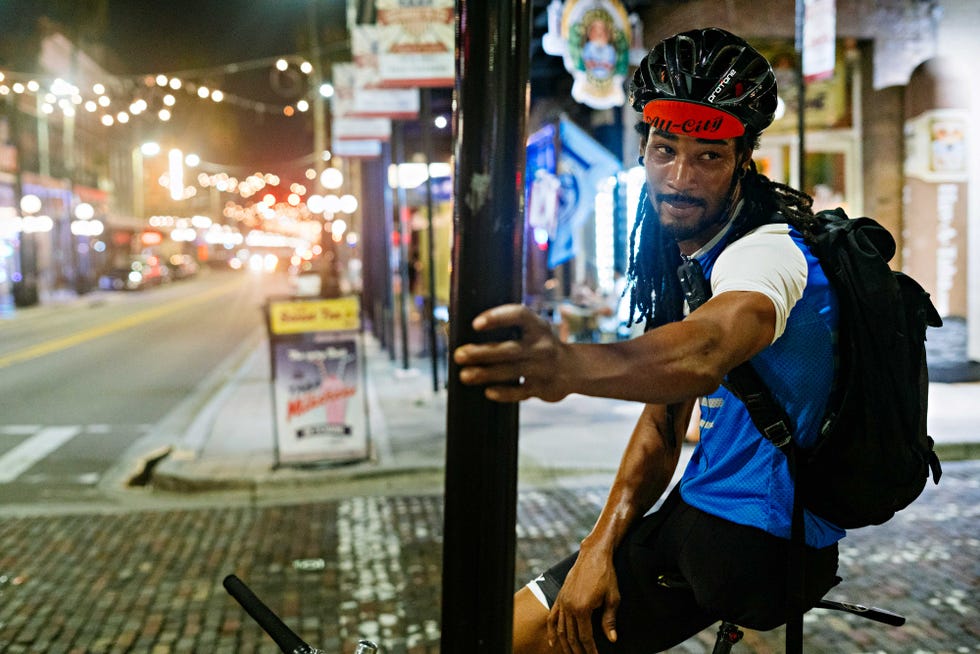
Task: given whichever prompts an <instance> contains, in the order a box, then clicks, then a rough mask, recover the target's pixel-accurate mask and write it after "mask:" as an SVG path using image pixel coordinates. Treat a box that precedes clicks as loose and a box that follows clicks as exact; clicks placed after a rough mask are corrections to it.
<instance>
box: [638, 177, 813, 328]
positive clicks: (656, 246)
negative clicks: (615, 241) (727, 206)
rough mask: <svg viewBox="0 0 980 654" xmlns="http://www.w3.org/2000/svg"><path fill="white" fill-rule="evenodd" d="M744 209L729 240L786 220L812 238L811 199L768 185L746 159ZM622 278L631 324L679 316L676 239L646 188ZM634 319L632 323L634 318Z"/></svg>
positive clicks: (657, 323)
mask: <svg viewBox="0 0 980 654" xmlns="http://www.w3.org/2000/svg"><path fill="white" fill-rule="evenodd" d="M741 185H742V196H741V197H742V200H743V205H742V209H741V211H739V213H738V216H737V217H736V218H735V221H734V222H733V223H732V232H731V236H730V237H729V238H730V240H735V239H738V238H741V237H742V236H744V235H745V234H746V233H748V232H750V231H752V230H753V229H755V228H756V227H759V226H760V225H763V224H766V223H772V222H786V223H788V224H789V225H790V226H792V227H794V228H795V229H797V230H798V231H799V232H800V233H801V234H803V237H804V238H805V239H807V240H809V239H810V238H811V236H812V226H813V224H814V218H813V209H812V205H813V198H811V197H810V196H809V195H807V194H805V193H803V192H801V191H797V190H796V189H794V188H792V187H789V186H786V185H785V184H779V183H777V182H773V181H772V180H770V179H769V178H767V177H766V176H765V175H763V174H761V173H759V171H758V170H757V169H756V167H755V163H754V162H752V161H751V160H750V162H749V168H748V170H746V172H745V174H744V176H743V177H742V179H741ZM629 250H630V255H629V267H628V270H627V279H628V281H629V283H630V286H631V292H630V323H629V324H631V325H632V324H633V323H634V322H639V321H640V320H644V321H645V322H646V327H647V329H652V328H654V327H659V326H661V325H665V324H667V323H669V322H675V321H677V320H680V319H681V318H682V317H683V308H684V294H683V292H682V291H681V286H680V282H679V280H678V279H677V267H678V266H679V265H680V264H681V254H680V250H679V249H678V247H677V243H676V241H675V240H674V239H673V238H672V237H671V236H670V235H668V234H665V233H664V231H663V230H662V229H661V226H660V217H659V216H658V215H657V212H656V210H655V209H654V208H653V204H652V203H651V202H650V197H649V194H648V192H647V189H646V185H644V188H643V190H642V192H641V194H640V202H639V209H638V210H637V216H636V223H635V224H634V225H633V230H632V232H631V233H630V239H629ZM634 316H637V319H636V320H634Z"/></svg>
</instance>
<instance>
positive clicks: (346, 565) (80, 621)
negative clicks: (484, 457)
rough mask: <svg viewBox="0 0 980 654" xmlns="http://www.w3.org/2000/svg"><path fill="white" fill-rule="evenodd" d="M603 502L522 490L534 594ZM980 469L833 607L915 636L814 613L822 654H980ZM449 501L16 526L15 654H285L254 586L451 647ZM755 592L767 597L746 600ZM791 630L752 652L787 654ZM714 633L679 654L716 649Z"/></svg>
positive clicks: (163, 513) (942, 494)
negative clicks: (891, 614)
mask: <svg viewBox="0 0 980 654" xmlns="http://www.w3.org/2000/svg"><path fill="white" fill-rule="evenodd" d="M604 493H605V490H604V488H601V487H597V486H594V485H587V486H583V487H550V488H540V489H533V488H527V489H525V488H523V487H522V490H521V492H520V494H519V503H518V544H517V563H516V569H517V570H516V572H517V579H518V580H519V583H520V582H522V581H523V580H524V579H526V578H528V577H529V576H531V575H532V573H535V572H536V571H537V570H539V569H540V568H542V567H543V566H545V565H547V564H549V563H550V562H552V561H553V560H554V559H556V557H559V556H562V555H564V554H565V553H567V552H568V551H569V550H570V548H573V547H574V546H575V545H576V544H577V542H578V541H579V539H580V538H581V537H582V536H583V535H584V533H585V531H586V530H587V529H588V527H589V526H590V525H591V523H592V521H593V520H594V518H595V515H596V512H597V510H598V507H599V506H600V504H601V503H602V501H603V499H604ZM978 513H980V462H977V461H971V462H960V463H949V464H947V465H946V470H945V476H944V477H943V481H942V484H941V485H940V486H939V487H936V488H930V489H929V490H928V491H927V492H926V493H925V494H924V495H923V496H922V497H921V498H920V500H919V501H918V502H917V503H916V504H915V505H914V506H913V507H911V508H909V509H907V510H906V511H905V512H903V513H902V514H900V515H899V516H898V517H896V518H895V519H894V520H892V521H891V522H889V523H888V524H886V525H884V526H881V527H877V528H873V529H866V530H858V531H855V532H854V533H852V534H851V535H850V536H849V537H848V539H847V540H846V541H845V545H844V546H842V550H841V555H842V557H841V559H842V574H843V576H844V578H845V582H844V584H843V585H842V586H841V587H839V593H833V594H832V596H835V597H836V596H839V597H844V598H847V599H849V600H851V601H855V602H861V603H867V604H879V605H881V606H883V607H885V608H889V609H892V610H894V611H897V612H899V613H902V614H904V615H906V616H907V617H908V619H909V623H908V624H907V625H906V626H905V627H903V628H891V627H885V626H881V625H877V624H873V623H868V622H866V621H864V620H861V619H858V618H854V617H852V616H850V615H844V614H832V613H828V612H811V614H809V615H808V616H807V622H806V638H807V643H808V644H807V652H808V653H823V652H828V653H829V652H833V653H835V654H837V653H848V654H849V653H858V652H869V653H878V652H887V653H890V654H894V653H903V654H904V653H909V654H925V653H936V654H938V653H956V654H959V653H963V654H965V653H967V652H977V651H980V645H978V643H980V620H978V617H980V616H978V602H977V597H978V571H980V532H978V530H977V524H978V522H977V515H978ZM441 533H442V502H441V497H440V496H439V495H438V494H432V495H424V494H423V495H414V496H354V497H349V498H345V499H341V500H336V501H322V502H316V503H307V504H291V505H276V506H239V507H235V506H226V507H219V508H201V509H197V508H195V509H184V510H156V511H138V512H128V513H102V514H94V515H64V516H33V517H11V518H2V519H0V652H4V653H11V654H12V653H20V652H45V653H52V652H66V653H70V654H81V653H83V652H84V653H103V652H106V653H110V652H111V653H117V652H118V653H121V652H139V653H143V652H150V653H153V654H156V653H160V654H162V653H168V652H209V653H210V652H216V653H221V652H235V653H238V652H270V653H271V652H276V651H278V649H277V648H276V647H275V646H274V645H273V644H272V642H271V640H269V639H268V638H267V637H266V636H265V635H264V634H263V633H262V632H261V631H260V630H259V628H258V627H257V626H256V625H255V624H254V623H253V622H252V621H251V619H250V618H248V616H246V615H245V614H244V612H243V611H242V610H241V609H240V608H239V607H238V605H237V604H236V603H235V602H234V601H233V600H232V599H231V598H230V597H229V596H228V595H227V594H225V592H224V590H223V589H222V587H221V580H222V579H223V577H224V576H225V575H226V574H228V573H232V572H234V573H236V574H238V575H239V576H240V577H241V578H242V579H243V580H245V581H246V583H248V584H249V586H251V587H252V589H253V590H254V591H255V592H256V593H257V594H258V596H259V597H261V598H262V599H263V600H265V601H266V602H267V603H268V604H269V605H270V606H271V607H272V608H273V609H274V610H275V611H276V612H277V613H279V614H280V615H281V616H282V617H283V618H284V619H285V621H286V622H287V624H289V625H290V626H291V627H292V628H293V629H294V630H295V631H297V632H298V633H299V634H300V635H301V636H302V637H303V638H304V639H305V640H307V642H309V643H311V644H313V645H316V646H318V647H320V648H322V649H324V650H325V651H327V652H328V653H330V654H333V653H334V652H346V653H350V652H352V651H353V647H354V643H356V641H357V639H358V637H362V636H363V637H370V638H373V639H376V640H378V641H379V642H380V643H381V644H382V647H383V650H382V651H383V652H384V653H386V654H394V653H405V654H423V653H426V654H427V653H434V652H438V650H439V616H440V605H439V599H438V597H439V592H440V585H441V581H440V574H441V568H440V552H441ZM747 592H751V589H747ZM782 638H783V632H782V630H781V629H779V630H776V631H773V632H769V633H754V632H749V633H748V634H747V635H746V638H745V640H744V641H743V642H742V643H741V644H739V645H738V646H737V647H736V650H735V651H736V652H738V651H742V652H744V653H746V654H748V653H750V652H754V653H757V654H759V653H764V652H765V653H769V652H779V651H782ZM712 641H713V635H712V634H711V632H710V631H706V632H704V633H702V634H700V635H699V636H698V637H697V638H696V639H694V640H692V641H690V642H688V643H686V644H684V645H683V646H679V647H676V648H674V649H672V650H671V652H675V653H679V652H685V653H697V652H708V651H710V650H711V643H712Z"/></svg>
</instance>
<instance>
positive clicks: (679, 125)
mask: <svg viewBox="0 0 980 654" xmlns="http://www.w3.org/2000/svg"><path fill="white" fill-rule="evenodd" d="M643 120H644V121H645V122H647V123H649V124H650V126H651V127H652V128H654V129H656V130H659V131H661V132H666V133H668V134H678V135H680V136H691V137H693V138H699V139H730V138H735V137H736V136H741V135H742V134H745V125H744V124H742V121H740V120H739V119H738V118H736V117H735V116H733V115H732V114H730V113H728V112H727V111H722V110H721V109H717V108H715V107H709V106H707V105H703V104H699V103H697V102H687V101H684V100H663V99H658V100H651V101H650V102H648V103H646V105H645V106H644V107H643Z"/></svg>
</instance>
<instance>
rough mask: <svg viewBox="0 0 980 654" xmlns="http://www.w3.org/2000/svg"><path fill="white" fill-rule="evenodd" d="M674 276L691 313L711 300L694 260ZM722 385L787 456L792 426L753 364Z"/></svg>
mask: <svg viewBox="0 0 980 654" xmlns="http://www.w3.org/2000/svg"><path fill="white" fill-rule="evenodd" d="M677 276H678V278H679V279H680V282H681V288H682V289H683V290H684V297H685V298H686V299H687V304H688V306H689V307H690V309H691V311H694V310H695V309H697V308H698V307H700V306H701V305H702V304H704V303H705V302H707V301H708V300H709V299H710V298H711V286H710V285H709V284H708V282H707V280H706V279H705V277H704V271H703V270H702V269H701V264H699V263H698V262H697V261H696V260H694V259H686V260H685V261H684V263H682V264H681V265H680V267H679V268H678V269H677ZM723 383H724V385H725V387H726V388H727V389H728V390H730V391H731V392H732V393H733V394H734V395H735V397H737V398H738V399H739V400H741V401H742V403H743V404H745V408H746V409H748V412H749V417H750V418H751V419H752V423H753V424H754V425H755V427H756V429H758V430H759V433H760V434H762V435H763V436H764V437H765V438H766V440H768V441H769V442H771V443H772V444H773V445H775V446H776V447H777V448H779V449H780V450H782V451H783V452H784V453H788V452H789V450H790V449H791V445H792V443H793V422H792V420H790V417H789V416H788V415H787V414H786V411H785V409H783V407H782V405H780V404H779V402H777V401H776V398H774V397H773V396H772V392H771V391H770V390H769V387H768V386H767V385H766V383H765V382H764V381H763V380H762V377H760V376H759V373H758V372H757V371H756V369H755V368H753V367H752V364H751V363H750V362H748V361H746V362H745V363H742V364H739V365H738V366H736V367H735V368H733V369H732V370H730V371H729V372H728V375H727V376H726V378H725V381H724V382H723Z"/></svg>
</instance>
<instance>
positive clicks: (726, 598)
mask: <svg viewBox="0 0 980 654" xmlns="http://www.w3.org/2000/svg"><path fill="white" fill-rule="evenodd" d="M789 550H790V542H789V541H788V540H786V539H783V538H778V537H776V536H773V535H772V534H769V533H767V532H765V531H763V530H761V529H757V528H755V527H746V526H744V525H738V524H735V523H733V522H729V521H727V520H723V519H721V518H718V517H715V516H712V515H709V514H707V513H705V512H703V511H701V510H699V509H696V508H694V507H692V506H690V505H688V504H686V503H685V502H684V501H683V500H682V499H681V498H680V493H678V492H677V490H676V488H675V490H674V491H673V492H672V493H671V494H670V496H668V498H667V499H666V500H665V502H664V505H663V506H662V507H661V508H660V509H659V510H657V511H656V512H654V513H651V514H649V515H647V516H645V517H644V518H642V519H641V520H640V521H639V522H638V523H637V525H635V526H634V527H633V528H632V529H631V530H630V532H629V533H628V534H627V536H626V538H625V539H624V540H623V543H622V544H621V545H620V547H619V548H618V549H617V550H616V553H615V555H614V564H615V566H616V577H617V580H618V582H619V591H620V595H621V598H622V599H621V602H620V605H619V610H618V612H617V614H616V634H617V637H618V641H617V643H616V644H615V645H613V644H612V643H610V642H609V641H607V640H606V639H605V637H604V636H603V634H602V629H601V626H600V618H601V611H597V612H596V613H595V616H594V619H593V628H594V631H595V638H596V645H597V647H598V649H599V651H600V652H603V653H605V652H616V653H622V652H636V653H637V654H639V653H641V652H642V653H644V654H647V653H649V652H660V651H663V650H665V649H667V648H669V647H672V646H674V645H677V644H678V643H681V642H684V641H685V640H687V639H688V638H690V637H691V636H693V635H694V634H696V633H698V632H699V631H701V630H703V629H705V628H707V627H709V626H711V625H712V624H713V623H715V622H718V621H720V620H723V619H724V620H728V621H731V622H734V623H736V624H738V625H740V626H743V627H747V628H749V629H756V630H760V631H766V630H769V629H774V628H775V627H778V626H779V625H781V624H783V623H785V622H786V585H787V582H786V573H787V569H788V557H789ZM576 556H577V554H573V555H571V556H570V557H568V558H566V559H565V560H563V561H561V562H559V563H558V564H557V565H555V566H553V567H552V568H550V569H549V570H548V571H547V572H545V573H544V575H543V579H542V578H541V577H539V578H538V579H537V580H536V582H532V583H537V586H538V588H539V589H540V590H541V592H542V593H543V595H544V597H545V599H546V600H547V602H548V605H549V606H551V604H552V603H554V600H555V597H557V595H558V590H559V589H560V588H561V584H562V583H563V582H564V580H565V577H566V575H567V574H568V571H569V570H571V568H572V565H573V564H574V563H575V559H576ZM805 565H806V573H805V576H806V597H805V603H806V606H807V608H812V607H813V606H814V605H815V604H816V603H817V601H818V600H819V599H820V598H821V597H823V596H824V594H825V593H826V592H827V591H828V590H830V589H831V588H832V587H833V586H835V585H836V584H837V583H838V582H839V581H840V579H839V578H838V577H837V545H836V544H834V545H831V546H829V547H825V548H823V549H819V550H818V549H813V548H807V551H806V564H805ZM661 579H662V580H663V582H660V581H658V580H661ZM662 583H667V584H668V585H666V586H665V585H662Z"/></svg>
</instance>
